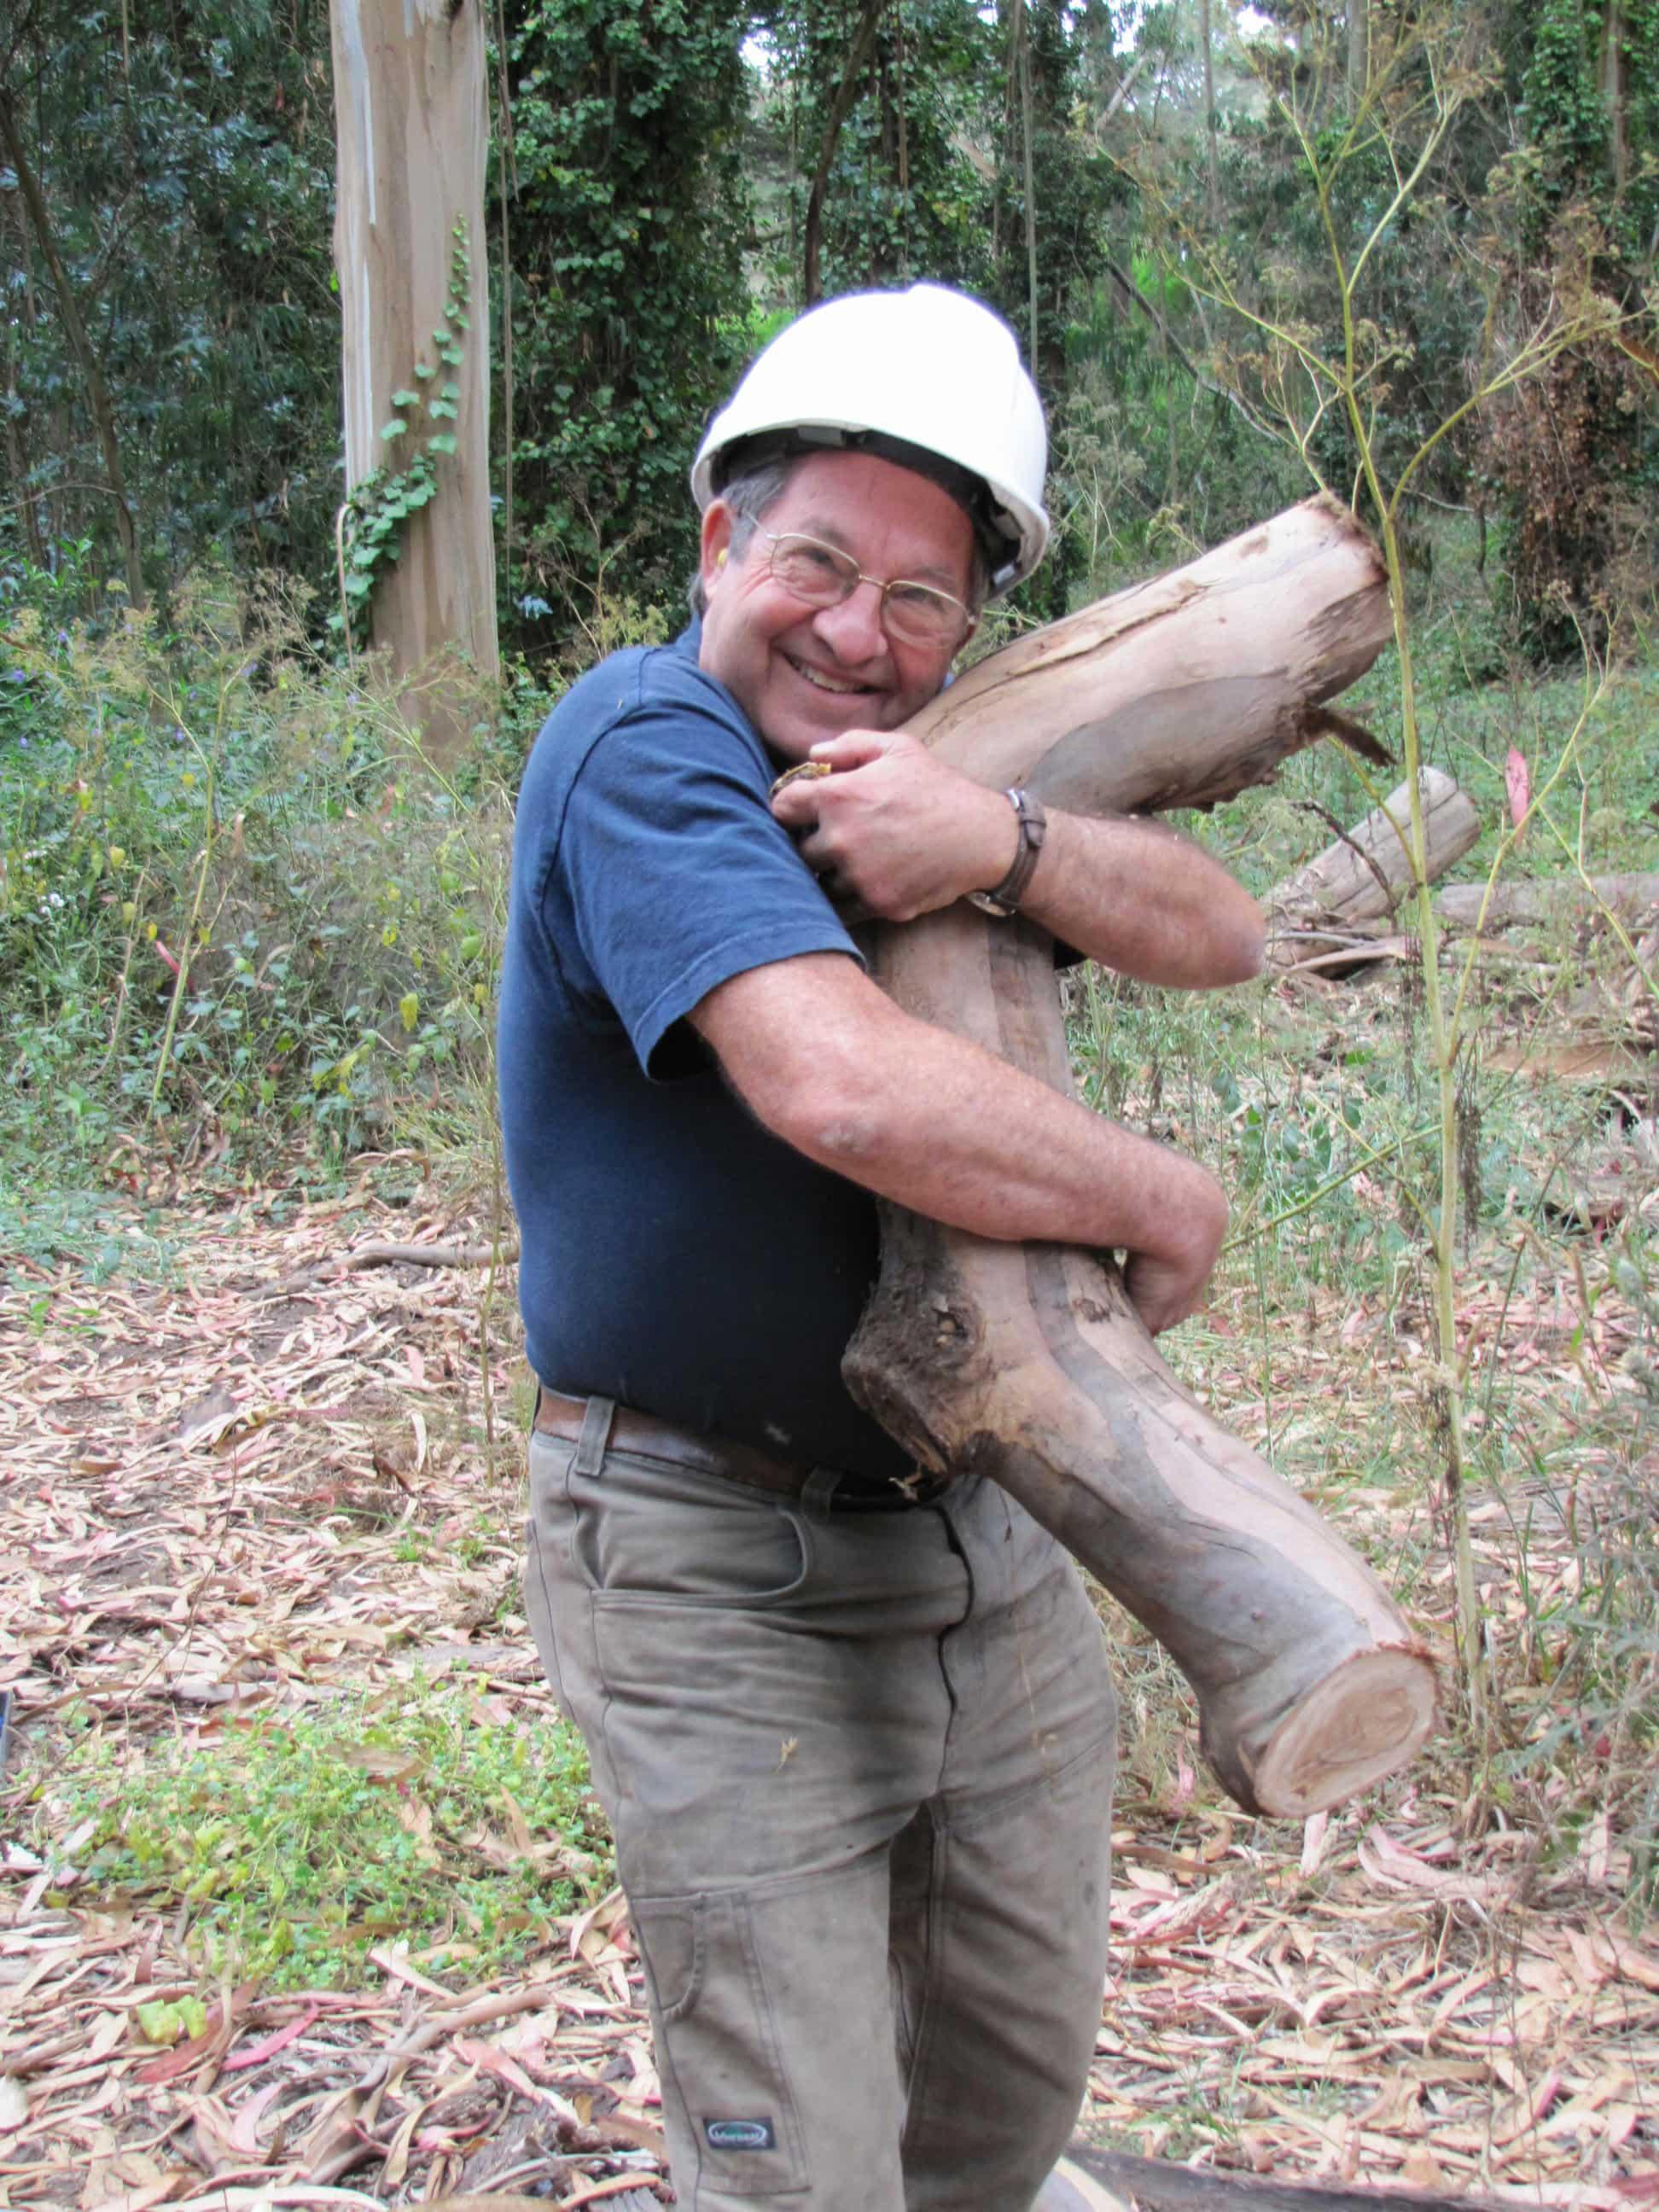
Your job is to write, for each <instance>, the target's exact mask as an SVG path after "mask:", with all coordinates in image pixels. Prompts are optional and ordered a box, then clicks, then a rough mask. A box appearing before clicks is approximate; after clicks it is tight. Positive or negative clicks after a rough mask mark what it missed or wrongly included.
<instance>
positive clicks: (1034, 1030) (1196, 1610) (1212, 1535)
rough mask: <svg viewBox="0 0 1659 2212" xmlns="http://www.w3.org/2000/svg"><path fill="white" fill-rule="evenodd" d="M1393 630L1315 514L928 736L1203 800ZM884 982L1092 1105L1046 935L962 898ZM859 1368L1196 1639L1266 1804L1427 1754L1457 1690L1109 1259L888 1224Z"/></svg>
mask: <svg viewBox="0 0 1659 2212" xmlns="http://www.w3.org/2000/svg"><path fill="white" fill-rule="evenodd" d="M1388 635H1389V613H1388V607H1387V602H1386V593H1385V586H1384V582H1383V571H1382V564H1381V562H1380V560H1379V558H1378V556H1377V554H1376V549H1375V547H1374V546H1373V545H1372V544H1371V543H1370V539H1369V538H1366V537H1365V535H1364V532H1362V531H1361V530H1360V529H1359V527H1358V525H1357V524H1356V523H1355V522H1354V521H1353V520H1352V516H1350V515H1349V513H1347V511H1346V509H1345V508H1342V507H1338V506H1337V505H1336V504H1335V502H1334V501H1328V500H1325V499H1318V500H1311V501H1307V502H1305V503H1304V505H1303V506H1301V507H1295V508H1292V509H1291V511H1290V512H1289V513H1286V514H1284V515H1281V516H1279V518H1278V519H1277V520H1275V521H1273V522H1272V523H1270V524H1267V526H1264V527H1262V528H1261V529H1259V530H1255V531H1252V532H1249V533H1248V534H1247V535H1246V536H1245V537H1243V538H1238V539H1235V540H1234V541H1233V542H1232V543H1231V544H1229V545H1225V546H1223V547H1222V548H1221V549H1219V550H1218V551H1217V552H1215V553H1212V554H1210V555H1207V556H1206V557H1205V558H1204V559H1202V560H1200V561H1198V562H1194V563H1193V564H1192V566H1191V567H1190V568H1186V569H1183V570H1182V571H1180V572H1178V573H1177V574H1174V575H1171V576H1167V577H1164V578H1163V579H1161V580H1158V582H1156V583H1153V584H1150V585H1146V586H1141V587H1140V588H1139V589H1138V590H1136V591H1133V592H1125V593H1120V594H1119V595H1118V596H1117V597H1116V598H1115V599H1109V600H1105V601H1103V602H1102V603H1101V604H1100V605H1098V606H1096V607H1092V608H1089V609H1086V610H1085V611H1084V612H1082V613H1080V614H1078V615H1074V616H1072V617H1068V618H1067V619H1066V621H1064V622H1062V623H1055V624H1054V625H1053V626H1052V627H1051V628H1049V629H1046V630H1042V631H1039V632H1037V633H1036V634H1035V635H1031V636H1030V637H1026V638H1024V639H1021V640H1019V641H1018V642H1017V643H1016V644H1014V645H1013V646H1012V647H1008V648H1007V649H1006V651H1005V652H1003V653H999V654H997V655H996V656H994V659H990V660H987V661H985V662H982V663H981V665H979V666H978V667H977V668H975V670H973V671H971V672H970V673H969V675H968V676H967V677H966V678H963V681H962V682H961V683H959V684H954V685H952V686H951V690H949V691H947V692H945V693H944V694H942V695H941V696H940V697H939V699H938V700H937V701H935V702H933V704H932V705H931V706H930V707H928V708H926V709H924V711H923V713H922V714H921V715H919V716H918V717H917V718H916V719H915V721H914V722H913V723H912V724H911V727H912V729H913V730H914V731H915V732H916V734H917V735H919V736H920V737H921V738H922V739H923V741H924V742H925V743H927V744H933V745H934V746H935V747H937V749H938V750H939V751H940V752H941V753H942V754H944V755H945V757H947V758H949V759H950V760H951V761H952V762H953V763H955V764H956V765H957V767H959V768H961V769H963V770H964V771H965V772H967V773H968V774H970V775H976V776H978V777H979V778H980V779H981V781H985V782H987V783H991V784H999V785H1006V784H1014V783H1019V784H1024V785H1025V786H1027V787H1030V789H1032V790H1034V791H1036V793H1038V794H1039V796H1040V797H1042V799H1046V800H1048V801H1050V802H1051V803H1053V804H1055V805H1061V806H1066V807H1070V808H1073V809H1075V810H1077V811H1082V812H1089V813H1107V812H1114V811H1126V810H1127V809H1131V808H1137V809H1146V808H1154V807H1158V806H1170V805H1188V804H1193V803H1201V802H1203V801H1205V800H1208V799H1216V798H1219V797H1222V796H1225V795H1226V794H1228V793H1232V792H1235V791H1238V790H1241V789H1243V787H1244V786H1245V785H1247V784H1249V783H1253V782H1259V781H1263V780H1264V779H1265V778H1266V777H1267V776H1268V775H1270V774H1271V773H1272V771H1273V768H1274V767H1275V766H1276V765H1277V764H1278V763H1279V761H1280V760H1282V759H1283V758H1284V757H1285V756H1286V755H1287V754H1289V753H1291V752H1293V751H1295V750H1297V748H1298V747H1300V746H1302V745H1304V744H1307V743H1308V742H1309V741H1310V739H1311V738H1313V737H1315V736H1316V735H1318V734H1319V733H1320V732H1321V731H1322V728H1323V727H1324V726H1326V725H1325V720H1324V717H1323V715H1322V702H1324V701H1325V700H1326V699H1327V698H1328V697H1329V696H1331V695H1332V694H1333V693H1334V692H1336V691H1338V690H1341V689H1342V687H1343V686H1344V685H1346V684H1349V683H1352V681H1353V679H1354V678H1356V677H1357V676H1358V675H1360V674H1361V673H1362V672H1363V671H1364V669H1365V668H1367V667H1368V666H1369V665H1370V662H1371V661H1372V660H1373V659H1375V658H1376V654H1377V653H1378V652H1379V651H1380V649H1381V647H1382V646H1383V643H1384V642H1385V641H1386V639H1387V637H1388ZM1126 896H1133V886H1126ZM876 966H877V973H878V976H879V978H880V980H881V981H882V982H883V984H884V986H885V987H886V988H887V989H888V990H889V991H890V993H891V994H892V995H893V997H894V998H895V999H896V1000H897V1002H898V1003H899V1004H900V1005H901V1006H904V1007H906V1008H907V1009H908V1011H910V1012H914V1013H915V1014H918V1015H920V1016H921V1018H924V1019H926V1020H928V1021H932V1022H936V1023H938V1024H939V1025H940V1026H941V1027H942V1028H945V1029H948V1030H956V1031H957V1033H959V1034H961V1035H963V1036H970V1037H973V1038H974V1039H975V1040H976V1041H977V1042H980V1043H981V1044H983V1045H985V1046H987V1047H988V1048H989V1049H991V1050H992V1051H995V1052H1000V1053H1001V1054H1003V1056H1004V1057H1005V1058H1006V1059H1009V1060H1012V1061H1014V1062H1015V1064H1016V1065H1017V1066H1021V1067H1024V1068H1025V1069H1027V1070H1028V1071H1030V1073H1033V1074H1036V1075H1038V1076H1040V1077H1042V1079H1044V1080H1046V1081H1048V1082H1049V1083H1051V1084H1052V1085H1054V1087H1055V1088H1056V1089H1057V1090H1061V1091H1069V1090H1070V1088H1071V1079H1070V1069H1069V1065H1068V1057H1067V1052H1066V1038H1065V1031H1064V1025H1063V1023H1062V1020H1061V1016H1060V1005H1059V995H1058V993H1057V990H1056V987H1055V983H1054V969H1053V961H1052V947H1051V945H1050V942H1049V940H1048V938H1047V937H1046V936H1045V935H1044V934H1043V933H1042V932H1041V931H1040V930H1038V929H1036V927H1032V926H1030V925H1029V924H1026V923H1024V922H1018V921H1017V922H1013V923H1008V922H999V921H992V920H990V919H988V918H987V917H986V916H984V915H981V914H979V913H978V912H976V911H975V909H974V908H970V907H968V906H966V905H959V906H957V907H954V908H949V909H947V910H945V912H943V913H940V914H935V915H926V916H924V917H923V918H922V919H921V921H915V922H911V923H908V924H906V925H905V926H903V927H887V928H884V929H882V930H881V931H879V932H878V944H877V952H876ZM843 1371H844V1373H845V1374H846V1376H847V1380H848V1385H849V1387H850V1388H851V1389H852V1391H853V1393H854V1396H855V1397H857V1398H858V1399H860V1401H861V1402H862V1403H863V1404H864V1405H866V1407H868V1408H869V1409H870V1411H871V1412H872V1413H873V1414H874V1415H875V1416H876V1418H877V1419H878V1420H880V1421H881V1422H882V1423H883V1424H884V1425H885V1426H886V1428H887V1429H888V1430H889V1431H890V1432H891V1434H892V1435H894V1436H895V1437H897V1438H898V1439H899V1441H900V1442H901V1443H902V1444H903V1445H904V1446H905V1448H906V1449H908V1450H909V1451H911V1452H913V1453H914V1454H915V1456H916V1458H917V1460H918V1461H919V1462H921V1464H922V1465H924V1466H926V1467H927V1468H933V1469H942V1468H946V1467H955V1468H973V1469H975V1470H977V1471H978V1472H980V1473H981V1474H986V1475H989V1476H991V1477H993V1478H994V1480H997V1481H999V1482H1000V1483H1002V1484H1003V1485H1004V1486H1005V1487H1006V1489H1008V1490H1009V1491H1011V1492H1012V1493H1013V1495H1014V1496H1015V1497H1017V1498H1018V1499H1019V1500H1020V1501H1021V1503H1022V1504H1024V1505H1025V1506H1026V1507H1027V1508H1028V1510H1030V1512H1032V1513H1033V1514H1034V1515H1035V1516H1036V1518H1037V1519H1038V1520H1039V1521H1040V1522H1042V1524H1043V1525H1044V1526H1045V1527H1046V1528H1048V1529H1050V1530H1051V1531H1052V1532H1053V1534H1054V1535H1055V1536H1057V1537H1058V1538H1059V1540H1060V1541H1061V1542H1062V1543H1064V1544H1065V1545H1066V1547H1067V1548H1068V1549H1069V1550H1070V1551H1072V1552H1073V1553H1074V1554H1075V1555H1076V1556H1077V1557H1078V1558H1079V1559H1081V1560H1082V1561H1083V1563H1084V1564H1085V1565H1086V1566H1087V1567H1089V1568H1090V1569H1091V1571H1092V1572H1093V1573H1094V1574H1095V1575H1097V1577H1099V1579H1100V1580H1101V1581H1102V1582H1103V1583H1105V1584H1106V1586H1107V1588H1108V1589H1110V1590H1112V1591H1113V1592H1114V1593H1115V1595H1117V1596H1118V1597H1119V1598H1121V1600H1122V1601H1123V1603H1124V1604H1125V1605H1127V1607H1129V1609H1130V1610H1131V1612H1133V1613H1135V1614H1136V1616H1137V1617H1138V1618H1139V1620H1142V1621H1144V1622H1145V1623H1146V1625H1147V1626H1148V1627H1149V1628H1151V1629H1152V1632H1154V1633H1155V1634H1156V1635H1157V1636H1158V1638H1160V1640H1161V1641H1162V1642H1163V1643H1164V1644H1166V1645H1167V1646H1168V1648H1169V1649H1170V1651H1171V1652H1172V1653H1173V1654H1174V1656H1175V1657H1176V1660H1177V1662H1179V1663H1180V1665H1181V1667H1182V1669H1183V1671H1184V1672H1185V1673H1186V1674H1187V1675H1188V1679H1189V1680H1191V1682H1192V1684H1193V1686H1194V1689H1195V1691H1196V1692H1197V1694H1198V1699H1199V1706H1200V1717H1201V1722H1202V1741H1203V1744H1204V1748H1205V1752H1206V1756H1207V1757H1208V1758H1209V1759H1210V1761H1211V1763H1212V1765H1213V1766H1214V1767H1215V1770H1216V1771H1217V1772H1218V1775H1219V1776H1220V1777H1221V1779H1222V1780H1223V1781H1224V1782H1225V1784H1226V1786H1227V1788H1228V1789H1229V1790H1231V1792H1232V1793H1233V1795H1234V1796H1236V1797H1237V1799H1238V1801H1239V1802H1240V1803H1241V1804H1242V1805H1243V1806H1244V1807H1246V1808H1247V1809H1249V1810H1250V1811H1254V1812H1265V1813H1273V1814H1290V1815H1297V1816H1300V1815H1304V1814H1308V1813H1311V1812H1315V1811H1317V1810H1319V1809H1321V1808H1323V1807H1325V1806H1328V1805H1332V1804H1335V1803H1337V1802H1340V1800H1341V1799H1343V1798H1345V1797H1346V1796H1352V1794H1353V1793H1354V1792H1355V1791H1356V1790H1362V1789H1364V1788H1365V1787H1366V1786H1367V1785H1368V1784H1370V1783H1371V1782H1373V1781H1376V1779H1378V1778H1380V1777H1382V1776H1383V1775H1384V1774H1387V1773H1389V1772H1392V1771H1394V1770H1395V1768H1397V1767H1398V1766H1400V1765H1403V1764H1404V1763H1405V1761H1406V1760H1407V1759H1409V1758H1410V1757H1411V1756H1412V1755H1413V1753H1414V1752H1415V1751H1416V1750H1417V1748H1418V1747H1419V1745H1420V1744H1421V1742H1422V1741H1423V1739H1424V1738H1425V1735H1427V1733H1428V1731H1429V1729H1430V1728H1431V1725H1432V1722H1433V1716H1434V1708H1435V1690H1434V1674H1433V1669H1432V1668H1431V1664H1430V1662H1429V1661H1428V1659H1427V1657H1426V1656H1425V1654H1424V1653H1423V1651H1422V1650H1420V1648H1419V1646H1418V1644H1416V1642H1415V1640H1414V1638H1413V1636H1412V1633H1411V1631H1410V1630H1409V1628H1408V1627H1407V1624H1406V1622H1405V1620H1403V1619H1402V1617H1401V1614H1400V1613H1399V1611H1398V1609H1397V1608H1396V1607H1395V1605H1394V1603H1393V1601H1392V1600H1391V1599H1390V1598H1389V1595H1388V1594H1387V1592H1386V1591H1385V1590H1384V1589H1383V1586H1382V1584H1381V1583H1379V1582H1378V1581H1377V1580H1376V1577H1374V1576H1373V1575H1372V1574H1371V1572H1370V1569H1369V1568H1367V1567H1366V1566H1365V1565H1364V1564H1363V1563H1362V1562H1361V1561H1360V1560H1359V1559H1358V1558H1357V1557H1356V1556H1355V1554H1354V1553H1352V1552H1351V1551H1350V1550H1349V1549H1348V1547H1346V1545H1345V1544H1344V1543H1343V1542H1342V1541H1341V1540H1340V1537H1338V1536H1337V1535H1336V1534H1334V1531H1332V1530H1331V1529H1329V1528H1328V1527H1327V1526H1326V1525H1325V1523H1324V1522H1322V1520H1321V1519H1320V1518H1319V1516H1317V1515H1316V1513H1315V1512H1314V1511H1313V1510H1312V1509H1311V1508H1310V1506H1309V1505H1307V1504H1305V1502H1304V1500H1303V1499H1302V1498H1301V1497H1300V1496H1299V1495H1298V1494H1297V1492H1295V1491H1294V1490H1292V1489H1291V1488H1290V1486H1288V1485H1286V1484H1285V1483H1283V1482H1281V1481H1279V1479H1278V1478H1277V1477H1276V1476H1275V1475H1274V1474H1273V1471H1272V1469H1271V1468H1269V1467H1268V1466H1267V1463H1266V1462H1265V1461H1263V1460H1262V1459H1261V1457H1260V1456H1259V1455H1257V1454H1256V1453H1255V1452H1253V1451H1251V1450H1250V1449H1249V1448H1248V1447H1247V1446H1246V1445H1244V1444H1242V1443H1238V1442H1237V1440H1236V1439H1235V1438H1233V1437H1230V1436H1228V1435H1227V1434H1226V1432H1225V1431H1224V1430H1223V1429H1222V1428H1221V1427H1220V1426H1219V1425H1218V1424H1217V1423H1216V1422H1214V1421H1213V1420H1212V1419H1210V1417H1209V1416H1208V1415H1207V1414H1206V1413H1204V1412H1203V1410H1202V1409H1201V1408H1200V1407H1199V1406H1198V1405H1197V1403H1196V1402H1195V1401H1194V1400H1193V1399H1192V1398H1191V1397H1190V1396H1189V1395H1188V1393H1187V1392H1186V1391H1185V1390H1183V1389H1182V1387H1181V1385H1180V1384H1179V1383H1177V1382H1176V1378H1175V1376H1173V1375H1172V1374H1171V1373H1170V1370H1169V1368H1168V1367H1166V1366H1165V1364H1164V1361H1163V1359H1162V1358H1160V1357H1159V1355H1158V1352H1157V1351H1156V1349H1155V1348H1154V1346H1153V1345H1152V1340H1151V1339H1150V1338H1149V1337H1148V1335H1147V1334H1146V1329H1145V1328H1144V1327H1143V1326H1142V1324H1141V1322H1140V1321H1139V1317H1138V1316H1137V1315H1136V1314H1135V1312H1134V1310H1133V1307H1132V1306H1131V1305H1130V1304H1129V1301H1128V1299H1127V1296H1126V1294H1125V1292H1124V1291H1123V1287H1122V1282H1121V1277H1120V1275H1119V1274H1118V1272H1117V1270H1116V1268H1115V1267H1114V1266H1112V1265H1111V1264H1110V1263H1109V1261H1103V1259H1102V1258H1101V1257H1100V1256H1099V1255H1095V1254H1092V1253H1087V1252H1082V1251H1075V1250H1068V1249H1065V1248H1063V1247H1061V1246H1059V1245H1051V1244H1050V1245H1041V1244H1034V1245H1029V1246H1020V1245H1015V1244H998V1243H989V1242H987V1241H986V1240H984V1239H982V1238H979V1237H970V1236H967V1235H964V1234H963V1233H962V1232H960V1231H954V1230H950V1229H946V1228H945V1227H943V1226H942V1225H939V1223H936V1222H932V1221H927V1220H924V1219H922V1218H920V1217H918V1216H915V1215H913V1214H908V1213H906V1212H902V1210H901V1209H899V1208H897V1207H893V1206H884V1208H883V1209H882V1266H881V1277H880V1281H879V1283H878V1286H877V1289H876V1291H875V1293H874V1294H873V1296H872V1301H871V1304H870V1307H869V1309H868V1310H867V1311H866V1315H865V1316H864V1320H863V1322H862V1323H861V1324H860V1328H859V1331H858V1333H857V1334H856V1335H855V1336H854V1340H853V1342H852V1344H851V1345H850V1346H848V1352H847V1355H846V1358H845V1361H844V1363H843Z"/></svg>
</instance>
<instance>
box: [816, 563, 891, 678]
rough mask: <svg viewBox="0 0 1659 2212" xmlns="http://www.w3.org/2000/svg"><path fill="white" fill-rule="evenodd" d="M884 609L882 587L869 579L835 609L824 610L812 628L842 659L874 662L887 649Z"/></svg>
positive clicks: (858, 584)
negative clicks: (882, 616)
mask: <svg viewBox="0 0 1659 2212" xmlns="http://www.w3.org/2000/svg"><path fill="white" fill-rule="evenodd" d="M881 610H882V589H881V586H880V585H879V584H877V583H872V582H871V581H870V580H869V579H868V578H866V579H864V580H861V581H860V582H859V583H857V584H855V585H854V586H853V589H852V591H851V592H849V593H848V596H847V597H846V598H845V599H842V600H839V601H838V602H837V603H836V605H834V606H833V607H820V608H819V609H818V611H817V614H816V615H815V616H814V617H813V618H812V627H813V629H815V630H817V634H818V635H819V636H820V637H821V638H822V639H823V641H824V643H825V644H826V645H827V646H828V647H829V649H830V651H831V652H832V653H834V654H835V656H836V659H838V660H844V661H861V660H874V659H877V658H878V656H879V655H880V654H882V653H885V652H886V650H887V633H886V632H885V630H884V629H883V628H882V626H881Z"/></svg>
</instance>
